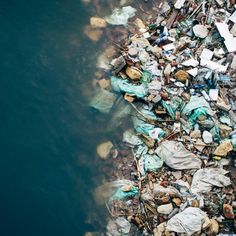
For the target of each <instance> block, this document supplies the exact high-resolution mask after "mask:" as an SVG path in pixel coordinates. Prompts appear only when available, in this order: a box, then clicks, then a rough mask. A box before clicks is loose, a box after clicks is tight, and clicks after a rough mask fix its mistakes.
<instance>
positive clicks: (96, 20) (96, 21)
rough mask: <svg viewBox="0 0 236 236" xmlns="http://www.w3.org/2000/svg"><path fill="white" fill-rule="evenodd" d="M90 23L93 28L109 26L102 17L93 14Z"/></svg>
mask: <svg viewBox="0 0 236 236" xmlns="http://www.w3.org/2000/svg"><path fill="white" fill-rule="evenodd" d="M90 25H91V26H92V27H93V28H105V27H106V26H107V22H106V21H105V20H104V19H102V18H100V17H94V16H93V17H91V18H90Z"/></svg>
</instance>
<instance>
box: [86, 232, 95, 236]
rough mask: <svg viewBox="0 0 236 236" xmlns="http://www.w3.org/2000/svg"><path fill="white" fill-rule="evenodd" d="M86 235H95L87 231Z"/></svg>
mask: <svg viewBox="0 0 236 236" xmlns="http://www.w3.org/2000/svg"><path fill="white" fill-rule="evenodd" d="M84 236H93V234H92V233H91V232H86V233H85V235H84Z"/></svg>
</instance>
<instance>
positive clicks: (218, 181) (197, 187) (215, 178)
mask: <svg viewBox="0 0 236 236" xmlns="http://www.w3.org/2000/svg"><path fill="white" fill-rule="evenodd" d="M227 173H228V172H227V171H226V170H224V169H220V168H206V169H200V170H198V171H197V172H196V173H195V174H194V176H193V180H192V185H191V192H192V193H193V194H201V193H208V192H210V191H211V189H212V187H213V186H217V187H225V186H229V185H230V184H231V182H230V178H228V177H226V176H225V174H227Z"/></svg>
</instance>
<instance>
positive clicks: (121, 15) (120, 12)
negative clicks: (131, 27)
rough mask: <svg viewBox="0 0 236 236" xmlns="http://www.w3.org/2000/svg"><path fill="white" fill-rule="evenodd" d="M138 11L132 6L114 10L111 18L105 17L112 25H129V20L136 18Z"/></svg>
mask: <svg viewBox="0 0 236 236" xmlns="http://www.w3.org/2000/svg"><path fill="white" fill-rule="evenodd" d="M135 12H136V9H135V8H133V7H131V6H126V7H122V8H121V9H118V8H117V9H114V10H113V12H112V14H111V15H110V16H107V17H105V20H106V22H107V23H109V24H111V25H127V23H128V20H129V18H131V17H133V16H135Z"/></svg>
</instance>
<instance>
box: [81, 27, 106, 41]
mask: <svg viewBox="0 0 236 236" xmlns="http://www.w3.org/2000/svg"><path fill="white" fill-rule="evenodd" d="M84 34H85V35H86V36H87V37H88V38H89V39H90V40H92V41H93V42H97V41H98V40H99V39H100V38H101V36H102V34H103V32H102V30H101V29H94V28H92V27H91V26H86V27H85V29H84Z"/></svg>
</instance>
